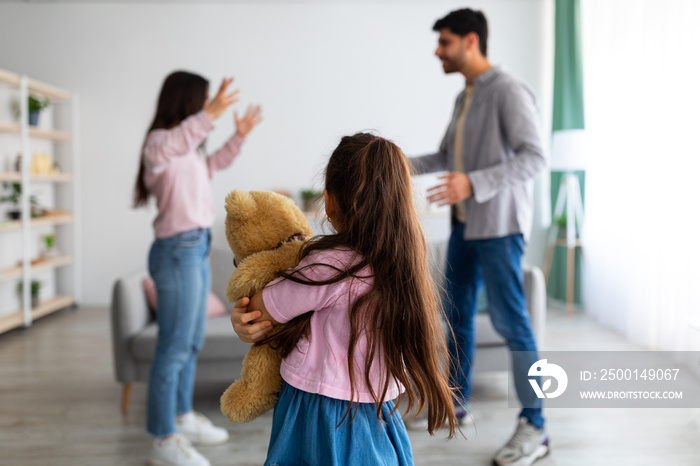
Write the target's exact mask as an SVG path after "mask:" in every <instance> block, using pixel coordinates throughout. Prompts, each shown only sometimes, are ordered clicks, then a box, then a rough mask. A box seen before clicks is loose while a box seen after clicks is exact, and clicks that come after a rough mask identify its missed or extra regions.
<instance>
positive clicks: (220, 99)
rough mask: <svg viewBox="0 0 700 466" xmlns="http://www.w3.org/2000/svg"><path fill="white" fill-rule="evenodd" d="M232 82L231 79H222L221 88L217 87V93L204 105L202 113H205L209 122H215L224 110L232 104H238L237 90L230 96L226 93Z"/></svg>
mask: <svg viewBox="0 0 700 466" xmlns="http://www.w3.org/2000/svg"><path fill="white" fill-rule="evenodd" d="M232 82H233V78H224V79H222V80H221V86H219V92H217V93H216V95H215V96H214V98H213V99H211V100H210V101H209V102H207V103H205V104H204V111H205V112H207V115H208V116H209V119H210V120H212V121H213V120H216V119H217V118H219V117H220V116H221V114H222V113H224V110H226V109H227V108H228V107H229V106H231V105H232V104H234V103H236V102H238V92H239V90H238V89H236V90H235V91H233V92H231V93H230V94H227V93H226V91H227V89H228V87H229V86H230V85H231V83H232Z"/></svg>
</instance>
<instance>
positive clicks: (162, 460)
mask: <svg viewBox="0 0 700 466" xmlns="http://www.w3.org/2000/svg"><path fill="white" fill-rule="evenodd" d="M149 463H150V464H151V465H153V466H211V463H209V460H207V459H206V458H205V457H203V456H202V455H200V454H199V452H198V451H197V450H195V449H194V448H192V444H191V443H190V442H189V440H187V439H186V438H184V437H183V436H181V435H178V434H174V435H171V436H170V437H168V438H166V439H155V440H154V441H153V447H152V448H151V459H150V461H149Z"/></svg>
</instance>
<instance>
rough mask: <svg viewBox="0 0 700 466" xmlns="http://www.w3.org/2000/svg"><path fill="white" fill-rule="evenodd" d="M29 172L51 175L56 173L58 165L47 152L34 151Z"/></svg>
mask: <svg viewBox="0 0 700 466" xmlns="http://www.w3.org/2000/svg"><path fill="white" fill-rule="evenodd" d="M29 172H30V173H31V174H33V175H52V174H56V173H58V166H57V165H56V164H55V163H54V162H53V160H52V157H51V154H49V153H48V152H34V153H33V154H32V167H31V169H30V170H29Z"/></svg>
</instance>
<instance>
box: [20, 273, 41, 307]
mask: <svg viewBox="0 0 700 466" xmlns="http://www.w3.org/2000/svg"><path fill="white" fill-rule="evenodd" d="M30 287H31V288H30V290H29V294H30V296H31V298H32V307H33V308H34V307H37V306H39V292H40V291H41V282H40V281H39V280H32V281H31V285H30ZM23 291H24V280H20V281H19V282H17V293H18V294H19V295H20V297H21V296H22V292H23ZM20 299H21V298H20Z"/></svg>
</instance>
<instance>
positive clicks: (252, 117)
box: [233, 105, 262, 137]
mask: <svg viewBox="0 0 700 466" xmlns="http://www.w3.org/2000/svg"><path fill="white" fill-rule="evenodd" d="M233 119H234V121H235V122H236V132H237V133H238V134H239V135H240V136H242V137H246V135H247V134H248V133H250V131H251V130H252V129H253V128H255V127H256V126H257V124H258V123H260V122H261V121H262V107H260V105H248V108H247V109H246V111H245V115H243V118H238V112H236V111H234V112H233Z"/></svg>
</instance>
